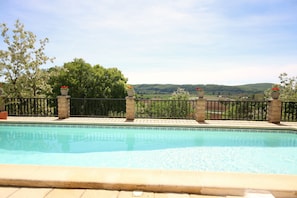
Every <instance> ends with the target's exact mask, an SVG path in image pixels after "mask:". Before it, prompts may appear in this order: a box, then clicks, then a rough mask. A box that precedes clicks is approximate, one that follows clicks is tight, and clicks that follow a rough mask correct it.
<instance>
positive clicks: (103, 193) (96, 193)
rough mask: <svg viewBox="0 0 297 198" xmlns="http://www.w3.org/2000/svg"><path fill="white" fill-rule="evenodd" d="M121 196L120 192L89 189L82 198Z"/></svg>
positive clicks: (114, 197) (115, 197)
mask: <svg viewBox="0 0 297 198" xmlns="http://www.w3.org/2000/svg"><path fill="white" fill-rule="evenodd" d="M118 195H119V191H112V190H91V189H87V190H86V191H85V192H84V194H83V195H82V197H81V198H98V197H104V198H117V197H118Z"/></svg>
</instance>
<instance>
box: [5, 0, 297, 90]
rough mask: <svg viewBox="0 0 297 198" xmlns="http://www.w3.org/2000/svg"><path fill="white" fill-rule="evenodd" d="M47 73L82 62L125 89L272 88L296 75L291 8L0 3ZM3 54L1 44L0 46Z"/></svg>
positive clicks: (262, 0)
mask: <svg viewBox="0 0 297 198" xmlns="http://www.w3.org/2000/svg"><path fill="white" fill-rule="evenodd" d="M0 2H1V7H0V22H1V23H6V24H7V25H8V26H9V27H10V28H13V25H14V23H15V21H16V20H17V19H19V20H20V21H21V22H22V23H23V24H24V25H25V29H26V30H29V31H32V32H33V33H34V34H36V35H37V37H38V38H39V39H43V38H45V37H47V38H49V40H50V42H49V43H48V45H47V46H46V54H47V55H48V56H51V57H55V58H56V59H55V62H54V64H48V65H46V67H51V66H54V65H59V66H62V65H63V63H65V62H69V61H72V60H73V59H74V58H83V59H84V60H85V61H86V62H88V63H91V64H92V65H95V64H100V65H102V66H104V67H117V68H118V69H120V70H121V71H122V72H123V74H124V75H125V76H126V77H127V78H128V82H129V83H131V84H140V83H162V84H167V83H168V84H169V83H172V84H225V85H239V84H247V83H259V82H272V83H277V82H279V79H278V76H279V74H280V73H283V72H286V73H288V74H289V76H296V75H297V1H296V0H149V1H148V0H84V1H81V0H80V1H78V0H50V1H49V0H0ZM0 47H1V48H3V44H0Z"/></svg>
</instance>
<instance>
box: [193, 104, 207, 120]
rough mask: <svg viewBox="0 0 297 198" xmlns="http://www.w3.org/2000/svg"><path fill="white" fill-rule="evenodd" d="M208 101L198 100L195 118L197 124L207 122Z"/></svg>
mask: <svg viewBox="0 0 297 198" xmlns="http://www.w3.org/2000/svg"><path fill="white" fill-rule="evenodd" d="M205 110H206V100H205V99H203V98H199V99H198V100H196V111H195V118H196V121H197V122H205V113H206V112H205Z"/></svg>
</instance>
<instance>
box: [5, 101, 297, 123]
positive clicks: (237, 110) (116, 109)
mask: <svg viewBox="0 0 297 198" xmlns="http://www.w3.org/2000/svg"><path fill="white" fill-rule="evenodd" d="M70 100H71V102H70V105H71V107H70V116H85V117H125V116H126V100H125V99H110V98H109V99H106V98H71V99H70ZM268 104H269V101H215V100H208V101H207V102H206V112H205V113H206V120H258V121H267V120H268V112H267V111H268V106H269V105H268ZM195 106H196V101H195V100H157V99H155V100H152V99H147V100H146V99H136V100H135V118H172V119H195V117H194V114H195ZM5 109H6V111H8V114H9V115H10V116H57V115H58V105H57V99H56V98H6V99H5ZM281 121H289V122H296V121H297V102H282V108H281Z"/></svg>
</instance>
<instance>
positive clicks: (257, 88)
mask: <svg viewBox="0 0 297 198" xmlns="http://www.w3.org/2000/svg"><path fill="white" fill-rule="evenodd" d="M272 85H273V84H272V83H256V84H246V85H237V86H227V85H215V84H206V85H201V84H197V85H191V84H182V85H175V84H136V85H133V86H134V88H135V91H136V93H138V94H143V95H151V94H157V95H160V94H171V93H173V92H174V91H176V89H177V88H184V89H185V90H186V91H188V92H190V94H195V93H196V87H200V88H203V89H204V91H205V94H207V95H253V94H263V92H264V91H265V90H267V89H269V88H271V87H272Z"/></svg>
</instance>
